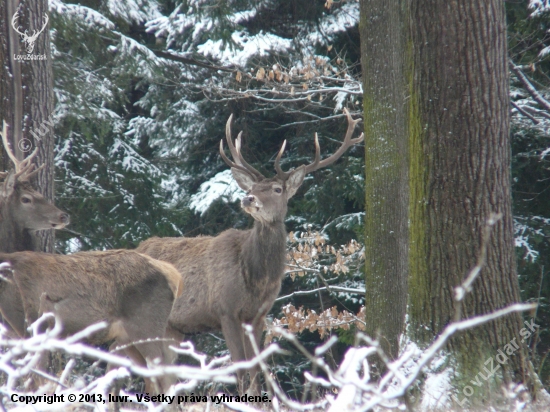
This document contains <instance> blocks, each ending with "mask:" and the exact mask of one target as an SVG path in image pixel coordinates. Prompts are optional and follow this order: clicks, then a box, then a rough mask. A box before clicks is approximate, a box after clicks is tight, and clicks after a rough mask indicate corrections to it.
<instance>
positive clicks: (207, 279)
mask: <svg viewBox="0 0 550 412" xmlns="http://www.w3.org/2000/svg"><path fill="white" fill-rule="evenodd" d="M345 113H346V116H347V119H348V129H347V132H346V136H345V138H344V141H343V143H342V145H341V146H340V148H339V149H338V150H337V151H336V152H335V153H334V154H333V155H332V156H330V157H328V158H326V159H324V160H320V148H319V141H318V138H317V134H315V161H314V162H313V163H311V164H309V165H307V166H306V165H302V166H300V167H298V168H296V169H294V170H292V171H289V172H284V171H283V170H282V169H281V167H280V166H279V161H280V159H281V156H282V154H283V151H284V149H285V144H286V141H285V142H284V143H283V145H282V147H281V150H280V151H279V153H278V155H277V158H276V160H275V170H276V171H277V175H276V176H275V177H272V178H266V177H264V176H263V175H262V174H261V173H260V172H258V171H257V170H256V169H254V168H253V167H252V166H250V165H249V164H248V163H247V162H246V161H245V160H244V159H243V157H242V155H241V153H240V147H241V134H242V132H241V133H240V134H239V135H238V137H237V140H236V144H235V145H234V144H233V141H232V138H231V119H232V117H233V116H230V117H229V120H228V121H227V125H226V139H227V144H228V145H229V150H230V151H231V155H232V156H233V159H234V161H231V160H229V159H228V158H227V157H226V155H225V153H224V149H223V140H222V141H221V143H220V154H221V156H222V158H223V160H224V161H225V162H226V163H227V164H228V165H229V166H230V167H231V172H232V174H233V177H234V178H235V180H236V181H237V183H238V185H239V186H240V187H241V188H242V189H243V190H245V191H246V192H247V194H246V196H245V197H244V198H243V199H242V201H241V206H242V208H243V209H244V211H245V212H246V213H248V214H250V215H251V216H252V217H253V218H254V227H253V228H252V229H249V230H244V231H242V230H235V229H230V230H227V231H225V232H222V233H221V234H219V235H218V236H216V237H207V236H205V237H197V238H156V237H154V238H151V239H148V240H146V241H144V242H142V243H141V244H140V245H139V246H138V248H137V251H138V252H141V253H145V254H147V255H149V256H152V257H154V258H155V259H160V260H164V261H167V262H170V263H172V264H174V266H176V268H177V269H178V270H179V271H180V273H181V274H182V276H183V281H184V284H185V290H184V291H183V294H182V295H181V296H180V297H179V298H178V299H177V300H176V302H175V303H174V309H173V310H172V313H171V314H170V318H169V319H168V332H167V335H168V336H174V337H175V338H176V339H180V340H181V339H182V338H183V335H184V334H192V333H197V332H206V331H215V330H220V329H221V331H222V332H223V335H224V337H225V341H226V343H227V347H228V348H229V351H230V352H231V357H232V359H233V361H241V360H245V359H246V360H248V359H251V358H252V357H253V356H254V353H253V350H252V345H251V343H250V340H249V339H248V337H247V336H245V333H244V330H243V327H242V324H243V323H246V324H252V327H253V330H254V335H255V339H256V342H257V343H259V342H260V338H261V335H262V332H263V326H264V318H265V315H266V314H267V313H268V312H269V310H270V309H271V307H272V306H273V303H274V301H275V298H276V297H277V295H278V294H279V290H280V288H281V281H282V278H283V276H284V268H285V254H286V237H287V234H286V229H285V225H284V220H285V216H286V213H287V202H288V199H290V198H291V197H292V196H294V194H295V193H296V191H297V190H298V188H299V187H300V185H301V184H302V182H303V180H304V177H305V176H306V174H308V173H311V172H313V171H315V170H317V169H320V168H322V167H326V166H328V165H330V164H332V163H334V162H335V161H336V160H337V159H338V158H339V157H340V156H342V154H344V152H345V151H346V150H347V149H348V148H349V147H350V146H352V145H354V144H357V143H359V142H361V141H362V140H363V134H361V136H360V137H358V138H356V139H352V138H351V137H352V135H353V131H354V129H355V126H356V124H357V123H358V122H359V120H353V119H352V117H351V115H350V114H349V112H348V111H346V112H345ZM258 372H259V371H258V369H257V368H256V369H254V370H251V371H250V382H249V385H247V384H246V382H245V379H246V376H245V373H244V372H241V373H239V374H238V382H239V392H240V393H241V394H242V393H244V392H245V391H246V390H247V389H248V390H249V393H250V394H259V392H260V382H259V375H258ZM247 386H248V388H247Z"/></svg>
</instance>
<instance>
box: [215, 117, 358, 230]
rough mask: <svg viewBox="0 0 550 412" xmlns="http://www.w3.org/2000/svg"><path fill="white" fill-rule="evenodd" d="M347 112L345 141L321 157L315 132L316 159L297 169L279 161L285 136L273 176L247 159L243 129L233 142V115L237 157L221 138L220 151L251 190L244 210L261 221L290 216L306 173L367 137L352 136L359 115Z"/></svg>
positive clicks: (228, 129)
mask: <svg viewBox="0 0 550 412" xmlns="http://www.w3.org/2000/svg"><path fill="white" fill-rule="evenodd" d="M344 113H345V115H346V117H347V120H348V129H347V132H346V135H345V137H344V141H343V142H342V145H341V146H340V147H339V148H338V150H337V151H336V152H335V153H334V154H332V155H331V156H329V157H327V158H326V159H323V160H321V148H320V146H319V138H318V136H317V133H315V160H314V161H313V163H310V164H309V165H301V166H299V167H298V168H296V169H294V170H291V171H288V172H285V171H283V170H282V169H281V166H280V164H279V162H280V160H281V157H282V155H283V152H284V150H285V146H286V140H285V141H284V142H283V145H282V146H281V149H280V150H279V153H278V154H277V158H276V159H275V171H276V172H277V175H276V176H274V177H272V178H266V177H265V176H264V175H262V174H261V173H260V172H259V171H257V170H256V169H255V168H253V167H252V166H251V165H250V164H248V163H247V162H246V161H245V160H244V158H243V157H242V155H241V136H242V132H240V133H239V135H238V136H237V140H236V141H235V144H233V141H232V138H231V121H232V119H233V115H231V116H229V119H228V120H227V124H226V126H225V138H226V140H227V145H228V146H229V151H230V152H231V155H232V157H233V159H234V161H231V160H230V159H229V158H228V157H227V156H226V155H225V152H224V147H223V140H221V141H220V154H221V156H222V158H223V160H224V161H225V163H227V165H228V166H230V167H231V173H232V174H233V177H234V178H235V180H236V181H237V184H238V185H239V186H240V187H241V189H243V190H244V191H246V192H247V194H246V196H245V197H244V198H243V199H242V201H241V206H242V208H243V209H244V211H245V212H247V213H248V214H250V215H251V216H252V217H253V218H254V219H255V220H258V221H260V222H264V223H271V222H278V221H281V222H282V221H283V220H284V218H285V216H286V212H287V203H288V199H290V198H291V197H292V196H294V194H295V193H296V191H297V190H298V188H299V187H300V185H301V184H302V182H303V181H304V177H305V176H306V175H307V174H308V173H311V172H314V171H315V170H318V169H321V168H323V167H326V166H328V165H331V164H332V163H334V162H335V161H336V160H338V159H339V158H340V157H341V156H342V155H343V154H344V153H345V151H346V150H347V149H348V148H349V147H350V146H353V145H354V144H357V143H360V142H361V141H363V139H364V134H363V133H361V135H360V136H359V137H357V138H355V139H352V138H351V136H352V135H353V131H354V129H355V126H356V125H357V123H358V122H359V119H356V120H353V119H352V117H351V115H350V113H349V111H348V110H347V109H344Z"/></svg>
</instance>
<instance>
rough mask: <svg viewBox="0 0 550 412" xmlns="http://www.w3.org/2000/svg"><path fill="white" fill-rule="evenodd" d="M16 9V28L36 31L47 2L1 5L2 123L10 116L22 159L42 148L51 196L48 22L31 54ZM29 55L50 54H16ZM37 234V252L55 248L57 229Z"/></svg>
mask: <svg viewBox="0 0 550 412" xmlns="http://www.w3.org/2000/svg"><path fill="white" fill-rule="evenodd" d="M16 11H19V18H18V19H17V20H16V22H15V26H16V28H17V29H18V30H19V31H20V32H23V33H24V32H25V30H28V31H27V33H29V34H32V33H33V32H34V31H36V32H38V31H40V30H41V29H42V28H43V26H44V16H45V15H46V14H47V11H48V2H47V0H26V1H21V2H19V1H17V0H6V1H3V2H2V4H1V5H0V18H1V21H0V33H1V34H2V36H1V41H0V93H1V94H0V121H2V120H5V121H6V122H7V123H8V124H9V126H10V132H9V136H10V144H11V146H12V148H13V149H14V151H15V153H16V156H17V157H18V158H19V159H20V160H21V159H23V158H24V157H25V156H26V155H28V154H29V153H30V151H32V150H34V148H35V147H38V148H39V151H38V156H37V157H36V163H37V164H38V165H41V164H44V165H45V167H44V169H43V170H42V171H41V172H40V173H39V174H38V177H37V179H36V181H35V186H36V188H37V190H38V191H39V192H40V193H42V194H43V195H44V196H45V197H46V198H48V199H50V200H52V199H53V197H54V177H53V174H54V167H53V146H54V135H53V125H52V124H51V118H50V116H51V115H52V114H53V109H54V95H53V75H52V61H51V51H50V33H49V30H48V29H49V25H48V27H46V28H45V29H44V30H43V31H42V33H40V34H39V35H38V37H37V38H36V41H35V43H34V50H33V51H32V52H31V53H27V50H26V48H25V43H23V42H22V41H21V36H20V35H19V34H18V33H17V32H16V31H15V30H14V28H13V27H12V18H13V16H14V14H15V13H16ZM28 54H30V55H31V56H45V58H42V57H39V58H38V59H36V60H19V59H17V57H16V56H19V55H28ZM46 122H49V124H48V123H46ZM31 132H33V133H31ZM35 136H36V137H35ZM0 165H1V166H2V168H0V169H2V170H7V169H8V168H11V167H12V165H11V164H10V163H9V160H7V158H6V156H5V155H4V156H2V163H1V164H0ZM33 236H34V243H35V250H41V251H47V252H52V251H53V246H54V232H53V230H46V231H41V232H38V233H35V234H33Z"/></svg>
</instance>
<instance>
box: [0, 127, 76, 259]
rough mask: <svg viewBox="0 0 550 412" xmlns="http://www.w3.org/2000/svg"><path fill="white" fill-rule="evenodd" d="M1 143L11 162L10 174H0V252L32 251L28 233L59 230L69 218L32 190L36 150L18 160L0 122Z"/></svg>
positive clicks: (5, 130) (36, 171)
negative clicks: (13, 167) (12, 166)
mask: <svg viewBox="0 0 550 412" xmlns="http://www.w3.org/2000/svg"><path fill="white" fill-rule="evenodd" d="M0 135H1V136H2V143H3V145H4V148H5V149H6V153H7V154H8V157H9V158H10V159H11V160H12V162H13V164H14V166H15V170H14V171H13V172H10V173H8V172H0V179H4V180H3V181H1V180H0V252H19V251H23V250H33V249H34V247H33V243H32V238H31V236H30V233H29V231H33V230H43V229H62V228H64V227H65V226H66V225H67V224H68V223H69V215H68V214H67V213H65V212H63V211H62V210H59V209H58V208H57V207H55V206H54V205H52V204H51V202H49V201H48V200H47V199H45V198H44V196H42V195H41V194H40V193H38V192H37V191H36V190H34V189H33V188H32V187H31V184H30V180H31V179H32V178H33V177H34V176H36V174H37V173H38V171H39V170H40V169H41V167H39V168H38V169H36V170H34V171H33V169H34V167H35V165H34V164H33V163H32V161H33V159H34V158H35V157H36V155H37V154H38V149H35V150H34V152H33V153H31V154H30V156H29V157H27V158H26V159H24V160H21V161H20V160H17V158H16V156H15V154H14V153H13V152H12V151H11V149H10V146H9V143H8V125H7V124H6V122H3V127H2V133H0Z"/></svg>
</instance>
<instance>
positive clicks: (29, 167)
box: [0, 120, 44, 181]
mask: <svg viewBox="0 0 550 412" xmlns="http://www.w3.org/2000/svg"><path fill="white" fill-rule="evenodd" d="M2 143H3V144H4V148H5V149H6V153H7V154H8V156H9V158H10V159H11V161H12V162H13V164H14V166H15V175H14V181H16V180H18V179H19V181H28V180H30V179H31V178H32V177H33V176H35V175H36V174H37V173H38V172H39V171H40V170H41V169H42V168H43V167H44V165H42V166H40V167H39V168H37V169H36V170H35V171H33V169H34V167H35V165H34V163H32V161H33V159H34V158H35V157H36V155H37V154H38V147H36V148H35V149H34V151H33V152H32V153H31V154H30V156H28V157H26V158H25V159H23V160H21V161H19V160H17V157H15V154H14V153H13V151H12V150H11V148H10V144H9V142H8V125H7V123H6V121H5V120H4V122H3V126H2ZM7 175H8V173H5V172H3V173H1V174H0V177H6V176H7Z"/></svg>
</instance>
